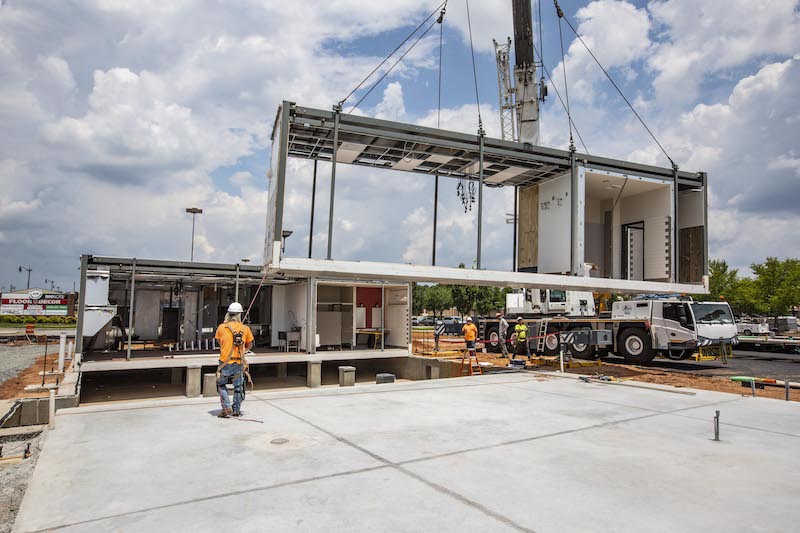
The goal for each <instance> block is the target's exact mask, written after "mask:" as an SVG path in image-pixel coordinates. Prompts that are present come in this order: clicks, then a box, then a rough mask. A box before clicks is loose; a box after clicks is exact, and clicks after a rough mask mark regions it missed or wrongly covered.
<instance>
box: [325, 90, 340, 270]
mask: <svg viewBox="0 0 800 533" xmlns="http://www.w3.org/2000/svg"><path fill="white" fill-rule="evenodd" d="M333 110H334V112H335V115H334V119H333V155H332V157H331V205H330V211H329V212H328V255H327V258H328V259H330V258H331V251H332V250H333V200H334V194H335V192H336V154H337V152H338V151H339V118H340V116H341V113H342V106H340V105H335V106H333Z"/></svg>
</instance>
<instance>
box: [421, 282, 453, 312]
mask: <svg viewBox="0 0 800 533" xmlns="http://www.w3.org/2000/svg"><path fill="white" fill-rule="evenodd" d="M452 306H453V298H452V295H451V294H450V287H447V286H446V285H433V286H432V287H428V288H427V289H425V308H426V309H427V310H428V311H433V316H436V315H437V314H438V315H439V316H441V315H442V311H444V310H445V309H450V308H451V307H452Z"/></svg>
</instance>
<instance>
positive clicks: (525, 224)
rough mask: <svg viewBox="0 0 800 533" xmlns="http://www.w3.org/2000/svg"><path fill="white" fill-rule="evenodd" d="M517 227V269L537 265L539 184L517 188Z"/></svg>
mask: <svg viewBox="0 0 800 533" xmlns="http://www.w3.org/2000/svg"><path fill="white" fill-rule="evenodd" d="M517 215H518V216H519V228H518V230H517V265H518V267H519V269H520V270H521V269H527V268H534V267H537V266H538V265H539V186H538V185H532V186H531V187H527V188H525V189H520V190H519V208H518V212H517Z"/></svg>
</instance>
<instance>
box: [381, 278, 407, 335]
mask: <svg viewBox="0 0 800 533" xmlns="http://www.w3.org/2000/svg"><path fill="white" fill-rule="evenodd" d="M385 294H386V311H385V314H384V317H385V320H386V329H388V330H389V333H388V334H387V335H386V341H385V344H386V345H387V346H398V347H403V348H404V347H406V346H408V343H409V339H408V321H409V320H410V317H409V316H408V313H409V309H408V304H409V302H408V288H407V287H398V288H394V287H392V288H386V291H385Z"/></svg>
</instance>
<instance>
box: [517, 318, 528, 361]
mask: <svg viewBox="0 0 800 533" xmlns="http://www.w3.org/2000/svg"><path fill="white" fill-rule="evenodd" d="M514 334H515V335H516V337H517V345H516V346H515V347H514V355H517V350H518V349H519V345H520V344H522V345H523V346H525V355H527V356H528V359H530V358H531V347H530V345H528V326H527V325H526V324H525V322H523V321H522V317H521V316H518V317H517V325H516V326H514Z"/></svg>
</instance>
